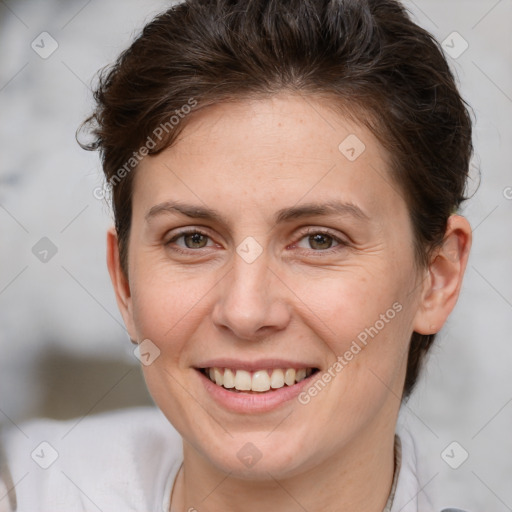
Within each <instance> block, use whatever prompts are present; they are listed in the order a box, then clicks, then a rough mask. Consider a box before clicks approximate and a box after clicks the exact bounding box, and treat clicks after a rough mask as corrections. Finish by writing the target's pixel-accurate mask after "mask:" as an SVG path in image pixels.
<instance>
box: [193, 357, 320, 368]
mask: <svg viewBox="0 0 512 512" xmlns="http://www.w3.org/2000/svg"><path fill="white" fill-rule="evenodd" d="M195 367H196V368H198V369H200V368H215V367H217V368H234V369H237V370H247V371H256V370H263V369H270V368H285V369H286V368H295V369H299V368H305V369H307V368H318V365H316V364H314V363H299V362H297V361H289V360H286V359H276V358H272V359H258V360H252V361H242V360H241V359H231V358H222V359H208V360H206V361H203V362H201V363H199V364H197V365H196V366H195Z"/></svg>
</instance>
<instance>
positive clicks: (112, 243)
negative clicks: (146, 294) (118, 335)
mask: <svg viewBox="0 0 512 512" xmlns="http://www.w3.org/2000/svg"><path fill="white" fill-rule="evenodd" d="M107 267H108V272H109V274H110V280H111V281H112V286H113V287H114V292H115V295H116V301H117V306H118V308H119V311H120V312H121V315H122V317H123V320H124V323H125V325H126V329H127V330H128V335H129V336H130V338H131V339H132V340H136V339H137V337H136V332H135V328H134V323H133V312H132V296H131V291H130V284H129V281H128V276H126V275H125V273H124V271H123V269H122V267H121V259H120V254H119V243H118V239H117V233H116V230H115V228H114V227H112V228H110V229H109V230H108V231H107Z"/></svg>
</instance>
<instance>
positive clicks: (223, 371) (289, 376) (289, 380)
mask: <svg viewBox="0 0 512 512" xmlns="http://www.w3.org/2000/svg"><path fill="white" fill-rule="evenodd" d="M199 371H200V372H201V373H202V374H203V375H205V376H206V377H207V378H209V379H210V380H211V381H212V382H214V383H215V384H217V386H219V387H222V388H224V389H227V390H228V391H232V392H234V393H240V392H245V393H266V392H267V391H276V390H278V389H281V388H284V387H286V386H288V387H289V386H293V385H294V384H296V383H298V382H301V381H303V380H304V379H307V378H309V377H311V376H312V375H313V374H315V373H316V372H318V371H319V370H318V368H298V369H296V368H272V369H262V370H256V371H253V372H249V371H247V370H236V369H232V368H217V367H214V368H199Z"/></svg>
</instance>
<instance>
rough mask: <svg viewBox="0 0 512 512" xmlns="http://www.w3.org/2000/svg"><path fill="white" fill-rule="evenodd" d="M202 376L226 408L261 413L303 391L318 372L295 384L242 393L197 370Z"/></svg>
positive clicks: (202, 379) (210, 391) (208, 390)
mask: <svg viewBox="0 0 512 512" xmlns="http://www.w3.org/2000/svg"><path fill="white" fill-rule="evenodd" d="M196 371H197V373H198V374H199V377H201V381H202V382H203V385H204V387H205V388H206V391H207V392H208V394H210V395H211V397H212V398H213V399H214V400H215V402H217V403H218V404H219V405H221V406H222V407H224V408H225V409H229V410H231V411H234V412H239V413H245V414H247V413H261V412H268V411H272V410H273V409H277V408H278V407H279V406H281V405H283V404H284V403H286V402H289V401H290V400H293V399H294V398H296V397H297V395H298V394H299V393H300V392H301V391H302V389H303V388H304V387H305V386H309V385H310V384H311V378H312V377H314V376H315V375H316V373H318V372H316V373H314V374H312V375H310V376H309V377H307V378H305V379H303V380H301V381H300V382H297V383H295V384H294V385H293V386H286V385H285V386H284V387H282V388H279V389H275V390H274V391H267V392H264V393H244V392H243V391H242V392H240V393H237V392H234V391H228V390H227V389H226V388H224V387H222V386H218V385H217V384H215V383H214V382H212V381H211V380H210V379H209V378H208V377H206V375H204V374H203V373H202V372H200V371H199V370H196Z"/></svg>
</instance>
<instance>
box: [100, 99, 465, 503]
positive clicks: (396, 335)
mask: <svg viewBox="0 0 512 512" xmlns="http://www.w3.org/2000/svg"><path fill="white" fill-rule="evenodd" d="M349 134H355V135H356V136H357V137H358V138H359V139H360V140H361V141H363V143H364V144H365V146H366V149H365V150H364V152H363V153H362V154H361V155H360V156H359V157H358V158H357V159H356V160H355V161H349V160H348V159H347V158H346V157H345V155H344V154H342V153H341V152H340V150H339V149H338V146H339V144H340V142H342V141H343V140H344V139H345V138H346V137H347V136H348V135H349ZM387 156H388V155H387V154H386V152H385V150H384V149H383V148H382V146H381V145H380V144H379V143H378V141H377V140H376V138H375V137H374V136H373V135H372V134H371V132H369V131H368V130H367V129H366V128H365V127H363V126H362V125H361V124H359V123H356V122H354V121H350V120H349V119H347V118H345V117H344V116H342V115H340V113H336V112H335V111H334V110H333V109H332V108H330V105H329V104H328V103H326V100H322V99H320V98H313V97H308V98H307V99H306V98H302V97H300V96H297V95H291V94H284V93H283V94H281V95H277V96H274V97H273V98H271V99H258V100H252V101H249V100H246V101H240V102H235V103H229V104H218V105H215V106H212V107H208V108H206V109H204V110H200V111H198V112H195V113H194V114H192V115H191V117H190V119H189V120H188V123H187V125H186V127H185V128H184V130H183V132H182V133H181V135H180V137H179V139H178V141H177V143H176V144H175V145H173V146H172V147H171V148H168V149H167V150H165V151H164V152H162V153H160V154H159V155H157V156H152V157H148V158H146V159H145V160H144V161H143V162H141V164H140V165H139V167H138V168H137V171H136V172H137V174H136V176H135V180H134V193H133V211H132V213H133V217H132V219H133V221H132V227H131V233H130V241H129V249H128V268H129V270H128V276H125V274H124V273H123V272H122V270H121V267H120V264H119V253H118V245H117V238H116V234H115V231H114V230H113V229H112V230H110V231H109V233H108V237H107V241H108V267H109V271H110V275H111V278H112V282H113V285H114V289H115V292H116V297H117V301H118V304H119V308H120V310H121V313H122V315H123V318H124V321H125V323H126V326H127V329H128V331H129V334H130V336H131V337H132V339H134V340H138V341H139V342H141V341H142V340H145V339H149V340H151V342H152V343H154V344H155V345H156V346H157V347H158V348H159V350H160V351H161V353H160V356H159V357H158V358H157V359H156V360H155V361H154V362H153V363H152V364H151V365H149V366H144V376H145V379H146V382H147V385H148V388H149V391H150V392H151V394H152V396H153V398H154V400H155V402H156V404H157V405H158V406H159V407H160V409H161V410H162V411H163V412H164V414H165V415H166V416H167V418H168V419H169V421H170V422H171V423H172V424H173V425H174V426H175V428H176V429H177V430H178V431H179V432H180V433H181V435H182V436H183V440H184V464H183V467H182V470H181V471H180V473H179V475H178V478H177V480H176V483H175V486H174V490H173V495H172V508H173V510H175V511H180V512H181V511H186V510H189V509H190V508H192V507H193V508H195V509H197V510H200V511H201V512H203V511H210V512H213V511H218V510H223V511H235V510H236V511H240V510H244V511H257V512H260V511H261V510H280V511H281V512H291V511H298V510H303V509H307V510H308V511H309V512H316V511H323V512H325V511H327V512H328V511H334V510H366V511H370V512H372V511H374V512H381V511H382V509H383V507H384V505H385V503H386V501H387V498H388V495H389V491H390V487H391V482H392V477H393V438H394V432H395V424H396V420H397V415H398V411H399V407H400V398H401V394H402V389H403V384H404V379H405V372H406V363H407V350H408V344H409V339H410V336H411V334H412V332H413V331H417V332H420V333H423V334H428V333H433V332H437V331H438V330H439V329H440V328H441V326H442V325H443V324H444V322H445V320H446V318H447V316H448V315H449V313H450V312H451V310H452V309H453V307H454V305H455V303H456V300H457V297H458V294H459V290H460V286H461V282H462V277H463V273H464V270H465V267H466V263H467V258H468V252H469V248H470V245H471V229H470V226H469V224H468V222H467V221H466V220H465V219H464V218H463V217H460V216H457V215H453V216H452V217H450V219H449V224H448V229H447V232H446V239H445V240H446V244H445V246H444V247H443V248H441V249H440V250H439V251H437V252H436V253H435V254H434V255H433V257H432V260H431V263H430V265H429V266H428V267H427V268H419V267H418V266H417V264H416V261H415V258H414V248H413V232H412V226H411V222H410V216H409V212H408V210H407V207H406V204H405V201H404V199H403V197H402V196H401V194H400V188H399V187H398V185H397V184H396V183H395V182H394V180H393V178H392V177H391V174H390V171H389V167H388V163H387V161H388V158H387ZM331 200H338V201H342V202H344V203H349V204H351V205H355V206H357V207H358V208H360V210H361V211H362V212H363V214H364V216H363V217H358V216H356V215H353V214H352V213H350V212H344V213H338V214H330V215H318V214H316V215H313V214H309V215H307V216H305V217H301V218H295V219H290V220H288V221H286V222H283V223H278V224H276V223H275V222H274V220H273V217H274V215H275V213H276V212H277V211H278V210H281V209H284V208H289V207H295V206H301V205H304V204H306V203H321V204H323V203H326V202H328V201H331ZM166 201H179V202H181V203H188V204H192V205H197V206H201V207H208V208H213V209H215V210H217V212H218V213H219V214H220V215H222V218H223V221H222V222H220V221H217V220H209V219H203V218H189V217H187V216H184V215H183V214H173V213H170V212H163V213H162V212H161V213H159V214H156V215H153V216H150V218H149V219H148V218H147V216H148V213H149V212H150V210H151V209H152V208H154V207H155V206H156V205H159V204H161V203H164V202H166ZM183 227H190V228H196V229H199V230H200V231H201V232H203V233H204V234H206V235H207V238H204V239H200V240H202V242H201V243H198V242H197V238H196V242H195V244H194V240H193V239H191V237H190V236H189V237H185V238H184V237H181V238H178V239H176V240H175V241H173V242H170V240H172V239H173V238H174V237H175V236H177V235H178V228H183ZM309 228H311V231H312V232H313V234H314V233H315V232H317V231H315V229H320V230H321V229H327V230H329V233H330V235H331V236H332V237H335V238H329V236H327V238H323V239H322V238H321V240H320V243H318V242H316V243H315V240H317V239H314V240H313V242H311V239H310V238H309V235H310V234H311V233H309V234H308V233H307V232H305V230H306V229H309ZM248 236H251V237H253V238H254V239H256V240H257V242H258V243H259V244H260V246H261V248H262V253H261V255H260V256H259V257H258V258H257V259H256V260H255V261H253V262H252V263H247V262H246V261H245V260H244V259H243V258H241V257H240V256H239V255H238V254H237V252H236V248H237V246H239V245H240V244H241V242H242V241H243V240H244V239H245V238H246V237H248ZM336 239H337V240H340V241H341V243H339V242H337V241H336ZM186 242H188V247H191V248H188V247H187V245H185V243H186ZM176 249H183V250H185V251H187V252H186V253H185V254H181V253H179V252H177V250H176ZM397 302H398V303H400V304H401V306H402V309H401V311H400V312H399V313H397V314H396V315H395V317H394V318H393V319H392V320H390V321H389V322H388V323H386V324H385V327H384V328H382V329H381V330H380V331H379V332H378V334H377V335H376V336H374V337H373V338H372V339H371V340H370V341H369V342H368V344H367V346H366V347H365V348H364V349H363V350H361V352H360V353H358V354H357V355H356V356H354V358H353V359H352V361H350V362H349V364H347V365H346V367H344V368H343V370H342V371H341V372H339V373H338V374H337V375H336V377H335V378H334V379H332V380H331V382H329V384H328V385H327V386H326V387H325V388H324V389H322V391H321V392H320V393H318V394H317V396H315V397H313V398H312V399H311V401H310V402H309V403H307V404H301V403H299V401H298V400H296V399H294V400H291V401H289V402H287V403H285V404H283V405H281V406H280V407H279V408H277V409H275V410H273V411H269V412H265V413H254V414H250V413H249V414H239V413H234V412H230V411H228V410H226V409H224V408H223V407H221V406H219V405H217V404H216V403H215V402H213V401H212V399H211V398H210V396H209V394H208V393H207V392H206V391H205V388H204V386H203V383H202V382H201V380H200V378H199V376H198V374H197V371H196V370H195V369H194V367H195V366H197V365H198V364H199V363H200V362H201V361H205V360H206V359H209V358H214V357H233V358H239V359H243V360H250V359H255V358H263V357H269V358H285V359H290V358H292V359H294V360H298V361H305V362H314V363H315V365H316V366H317V367H318V368H319V369H320V370H321V371H320V372H319V374H317V376H319V375H321V374H322V372H325V371H327V369H328V368H329V367H332V365H333V363H334V362H335V361H336V356H338V355H342V354H344V353H345V352H346V350H348V349H349V347H350V345H351V343H352V341H353V340H354V339H356V338H357V336H358V334H359V333H361V332H362V331H364V329H365V328H368V327H370V326H373V325H375V323H376V321H377V320H379V318H380V315H381V314H385V313H386V311H387V310H389V309H390V308H392V305H393V304H394V303H397ZM247 442H251V443H252V444H253V445H254V446H256V447H257V449H258V450H259V452H260V453H261V459H260V460H259V461H258V462H257V463H256V464H255V465H254V466H252V467H251V468H247V467H246V466H245V465H243V464H242V463H241V461H240V460H239V458H238V457H237V452H238V450H240V448H241V447H242V446H244V445H245V444H246V443H247Z"/></svg>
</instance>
